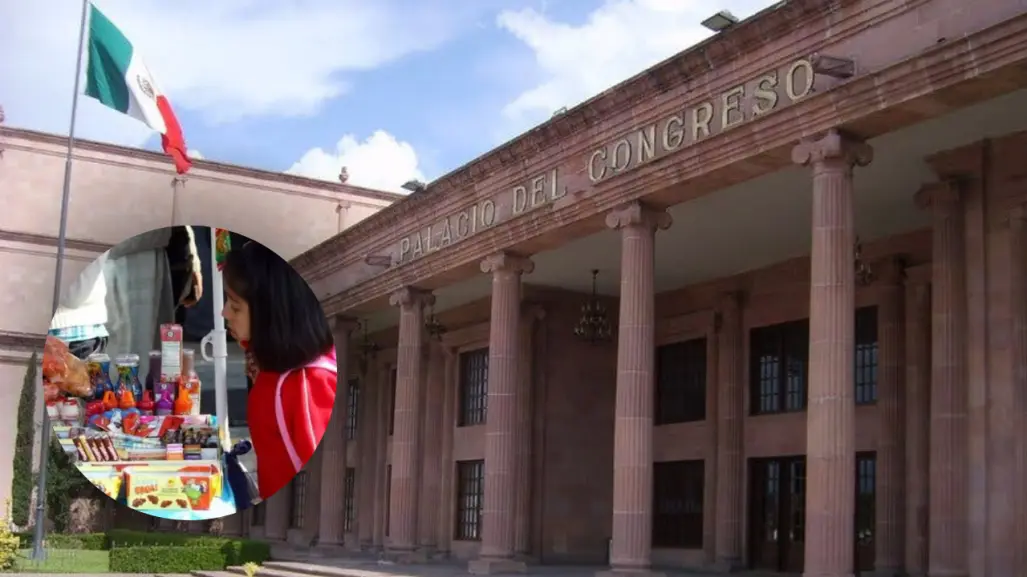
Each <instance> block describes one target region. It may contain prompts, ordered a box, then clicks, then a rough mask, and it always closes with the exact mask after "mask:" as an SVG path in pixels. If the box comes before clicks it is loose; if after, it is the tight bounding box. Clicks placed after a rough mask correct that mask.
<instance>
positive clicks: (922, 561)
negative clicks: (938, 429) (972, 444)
mask: <svg viewBox="0 0 1027 577" xmlns="http://www.w3.org/2000/svg"><path fill="white" fill-rule="evenodd" d="M925 266H927V267H928V272H929V268H930V266H931V265H929V264H928V265H925ZM930 407H931V284H930V279H929V278H916V277H913V276H910V278H908V279H907V280H906V411H905V424H906V427H905V436H906V526H905V530H906V531H905V532H906V538H905V550H906V554H905V559H906V562H905V568H906V573H907V574H908V575H909V577H926V575H927V536H928V533H929V531H930V529H929V526H928V514H927V512H928V500H927V489H928V474H927V472H928V467H929V462H930V430H931V425H930V415H931V411H930Z"/></svg>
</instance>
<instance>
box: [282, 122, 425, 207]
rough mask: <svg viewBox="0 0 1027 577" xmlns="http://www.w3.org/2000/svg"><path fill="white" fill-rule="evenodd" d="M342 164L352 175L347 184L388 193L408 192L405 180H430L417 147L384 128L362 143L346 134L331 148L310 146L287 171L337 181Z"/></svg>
mask: <svg viewBox="0 0 1027 577" xmlns="http://www.w3.org/2000/svg"><path fill="white" fill-rule="evenodd" d="M343 167H345V168H346V172H347V173H348V175H349V179H348V180H347V181H346V182H347V184H352V185H355V186H363V187H366V188H374V189H377V190H387V191H389V192H400V193H405V192H406V191H404V190H403V189H402V188H400V187H401V186H402V185H403V184H404V183H406V182H408V181H410V180H420V181H422V182H423V181H426V180H427V179H425V177H424V173H422V172H421V169H420V167H419V166H418V160H417V152H415V151H414V147H413V146H411V145H410V143H409V142H404V141H400V140H396V137H395V136H392V135H391V134H389V133H388V132H385V131H384V130H378V131H376V132H375V133H374V134H372V135H371V136H370V137H368V138H367V140H364V141H363V142H359V141H358V140H357V138H356V137H355V136H353V135H352V134H347V135H345V136H343V137H342V139H340V140H339V142H338V143H337V144H336V145H335V150H331V151H329V150H324V149H323V148H311V149H310V150H308V151H307V152H305V153H304V154H303V156H302V157H300V159H299V160H298V161H296V163H295V164H293V165H292V167H291V168H289V170H287V171H286V172H288V173H290V174H298V175H301V176H308V177H310V178H318V179H321V180H328V181H332V182H338V180H339V172H340V171H341V169H342V168H343Z"/></svg>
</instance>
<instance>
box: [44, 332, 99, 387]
mask: <svg viewBox="0 0 1027 577" xmlns="http://www.w3.org/2000/svg"><path fill="white" fill-rule="evenodd" d="M43 379H44V380H45V381H46V382H47V383H50V384H51V385H54V386H56V387H57V388H58V389H60V390H61V391H63V392H65V393H67V394H68V395H71V396H73V397H80V398H88V397H92V396H93V384H92V383H91V382H90V380H89V371H88V370H87V368H86V363H85V361H83V360H82V359H80V358H78V357H76V356H75V355H73V354H71V350H70V349H68V345H66V344H65V343H64V341H62V340H60V339H58V338H57V337H54V336H50V335H47V337H46V344H45V345H44V347H43Z"/></svg>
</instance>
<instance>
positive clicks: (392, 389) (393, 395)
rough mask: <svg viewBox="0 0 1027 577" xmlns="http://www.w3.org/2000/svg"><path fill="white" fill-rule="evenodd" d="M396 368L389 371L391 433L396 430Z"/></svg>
mask: <svg viewBox="0 0 1027 577" xmlns="http://www.w3.org/2000/svg"><path fill="white" fill-rule="evenodd" d="M396 375H397V373H396V368H395V367H393V369H392V371H390V373H389V379H390V380H389V434H390V435H391V434H392V433H393V432H394V431H395V430H396V379H397V378H398V377H397V376H396Z"/></svg>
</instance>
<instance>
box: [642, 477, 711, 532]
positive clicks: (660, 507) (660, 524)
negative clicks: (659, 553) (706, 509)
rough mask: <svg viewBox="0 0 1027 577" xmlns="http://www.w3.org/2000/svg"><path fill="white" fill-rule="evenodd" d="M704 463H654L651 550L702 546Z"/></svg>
mask: <svg viewBox="0 0 1027 577" xmlns="http://www.w3.org/2000/svg"><path fill="white" fill-rule="evenodd" d="M704 469H705V465H704V463H703V461H669V462H658V463H653V543H652V545H653V547H667V548H679V549H701V548H702V546H703V491H704V484H705V472H704Z"/></svg>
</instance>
